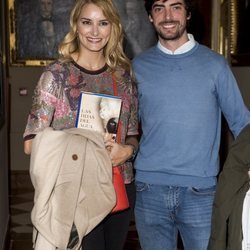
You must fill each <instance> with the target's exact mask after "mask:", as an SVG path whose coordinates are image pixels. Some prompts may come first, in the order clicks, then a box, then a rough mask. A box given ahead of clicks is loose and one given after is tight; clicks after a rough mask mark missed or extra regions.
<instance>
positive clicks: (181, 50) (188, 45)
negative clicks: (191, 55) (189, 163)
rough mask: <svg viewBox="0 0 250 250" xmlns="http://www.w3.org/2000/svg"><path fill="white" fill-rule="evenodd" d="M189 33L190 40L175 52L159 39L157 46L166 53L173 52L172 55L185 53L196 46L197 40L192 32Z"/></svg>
mask: <svg viewBox="0 0 250 250" xmlns="http://www.w3.org/2000/svg"><path fill="white" fill-rule="evenodd" d="M187 35H188V39H189V40H188V41H187V42H186V43H184V44H183V45H181V46H180V47H179V48H178V49H176V50H175V51H174V52H173V51H171V50H169V49H167V48H166V47H164V46H163V45H162V44H161V43H160V41H158V43H157V47H158V48H159V49H160V50H161V51H162V52H164V53H166V54H171V55H179V54H183V53H186V52H188V51H190V50H191V49H192V48H193V47H194V46H195V40H194V37H193V35H192V34H187Z"/></svg>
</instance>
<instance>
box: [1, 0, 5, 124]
mask: <svg viewBox="0 0 250 250" xmlns="http://www.w3.org/2000/svg"><path fill="white" fill-rule="evenodd" d="M0 7H1V9H0V128H1V127H2V126H3V124H4V121H5V112H4V111H5V105H4V104H5V99H4V87H5V86H4V76H5V73H4V63H5V58H4V57H5V54H4V46H3V39H4V37H3V27H4V17H3V11H2V9H3V7H4V5H3V3H2V2H1V3H0Z"/></svg>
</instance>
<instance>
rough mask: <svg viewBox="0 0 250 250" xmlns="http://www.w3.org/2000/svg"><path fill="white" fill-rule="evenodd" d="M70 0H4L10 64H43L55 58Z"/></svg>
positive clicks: (64, 31)
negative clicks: (6, 8)
mask: <svg viewBox="0 0 250 250" xmlns="http://www.w3.org/2000/svg"><path fill="white" fill-rule="evenodd" d="M73 3H74V0H8V13H9V39H10V40H9V48H10V63H11V65H18V66H22V65H23V66H26V65H30V66H43V65H46V64H48V63H49V62H50V61H52V60H54V59H55V58H57V55H58V53H57V48H58V45H59V42H60V41H61V40H62V39H63V37H64V36H65V34H66V33H67V32H68V28H69V15H70V11H71V8H72V5H73Z"/></svg>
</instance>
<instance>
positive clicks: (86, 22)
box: [82, 20, 91, 25]
mask: <svg viewBox="0 0 250 250" xmlns="http://www.w3.org/2000/svg"><path fill="white" fill-rule="evenodd" d="M82 24H84V25H90V24H91V22H90V21H87V20H86V21H82Z"/></svg>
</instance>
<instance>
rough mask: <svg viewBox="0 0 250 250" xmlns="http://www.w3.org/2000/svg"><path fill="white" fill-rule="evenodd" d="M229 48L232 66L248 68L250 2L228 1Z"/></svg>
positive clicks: (249, 63) (240, 0)
mask: <svg viewBox="0 0 250 250" xmlns="http://www.w3.org/2000/svg"><path fill="white" fill-rule="evenodd" d="M229 9H230V23H229V24H230V48H229V53H230V57H231V64H232V65H233V66H250V30H249V25H250V0H230V6H229Z"/></svg>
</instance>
